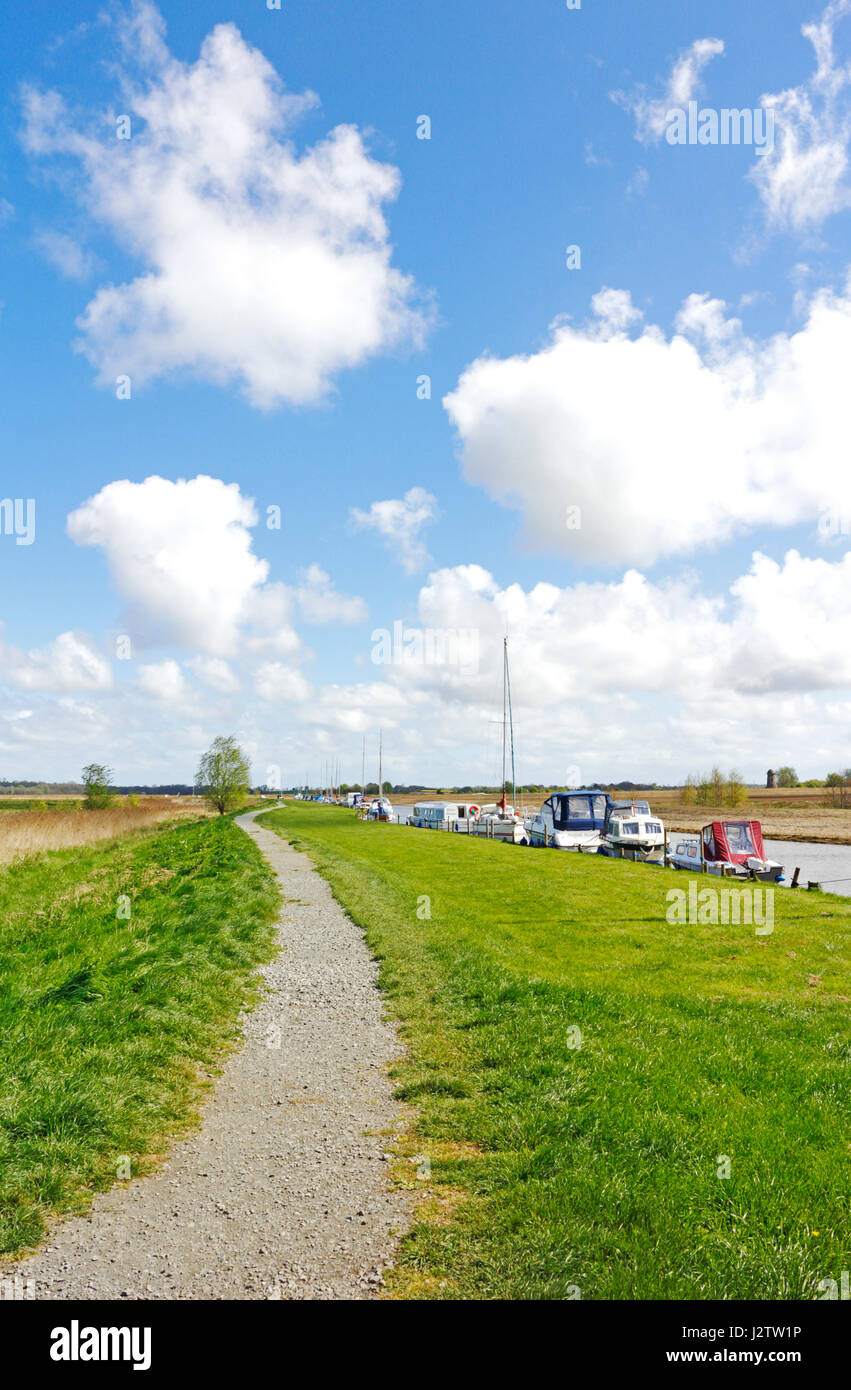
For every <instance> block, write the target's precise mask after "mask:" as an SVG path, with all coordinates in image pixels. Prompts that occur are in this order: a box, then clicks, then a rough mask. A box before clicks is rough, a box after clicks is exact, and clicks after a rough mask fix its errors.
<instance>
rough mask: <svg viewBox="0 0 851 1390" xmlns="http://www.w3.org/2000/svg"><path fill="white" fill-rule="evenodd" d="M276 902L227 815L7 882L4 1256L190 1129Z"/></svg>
mask: <svg viewBox="0 0 851 1390" xmlns="http://www.w3.org/2000/svg"><path fill="white" fill-rule="evenodd" d="M89 814H91V815H95V814H97V813H95V812H91V813H89ZM127 900H129V909H130V916H129V919H128V918H127V917H126V915H124V914H126V912H127ZM277 900H278V894H277V889H276V886H275V883H274V879H273V876H272V874H271V872H270V871H269V869H268V868H267V866H266V864H265V862H264V860H263V859H262V858H261V856H260V853H259V851H258V850H257V848H256V846H255V845H254V843H253V841H252V840H251V839H249V837H248V836H247V835H245V834H244V832H243V831H242V830H240V829H239V828H238V827H237V826H235V825H234V824H233V822H232V820H231V819H230V818H224V819H219V818H216V819H215V820H203V821H202V820H195V821H194V822H193V823H183V824H179V825H176V826H170V827H169V828H166V829H159V830H153V831H150V832H148V833H143V834H141V835H140V834H136V835H134V836H132V837H128V838H126V839H123V840H117V841H114V842H112V843H109V844H100V845H98V846H96V847H94V848H89V849H86V850H79V849H77V850H64V851H60V852H57V853H53V854H48V855H44V856H42V857H40V858H29V859H26V860H23V861H21V862H18V863H15V864H13V865H10V866H7V867H4V868H3V869H0V1037H2V1039H3V1046H2V1050H0V1252H3V1253H7V1254H8V1253H9V1252H14V1251H17V1250H20V1249H21V1248H22V1247H25V1246H27V1245H30V1244H33V1243H35V1242H36V1241H38V1239H39V1238H40V1237H41V1235H42V1234H43V1231H44V1221H45V1217H47V1216H49V1215H50V1214H51V1213H54V1212H67V1211H72V1210H73V1211H78V1210H81V1209H83V1208H84V1207H85V1206H86V1205H87V1203H88V1201H89V1199H90V1196H91V1193H92V1191H93V1190H95V1189H97V1188H104V1187H108V1186H109V1185H110V1184H111V1183H112V1182H114V1181H115V1180H116V1174H117V1172H118V1167H119V1163H120V1160H121V1158H122V1156H126V1157H129V1158H130V1159H131V1161H132V1175H133V1176H136V1175H137V1173H139V1172H142V1171H145V1169H146V1167H148V1166H150V1163H151V1162H152V1161H153V1160H154V1158H155V1157H156V1155H157V1154H158V1153H159V1152H160V1150H161V1149H163V1148H164V1147H166V1146H167V1143H168V1140H169V1139H170V1138H171V1137H172V1136H174V1135H175V1134H177V1133H179V1132H181V1130H183V1129H184V1128H185V1127H186V1126H187V1125H189V1124H191V1123H192V1122H193V1120H194V1118H195V1114H196V1111H197V1103H198V1100H199V1098H200V1095H201V1091H202V1088H203V1085H204V1070H205V1069H210V1068H214V1067H215V1065H216V1061H217V1058H218V1057H219V1056H220V1055H221V1051H222V1048H223V1046H224V1045H225V1044H227V1043H228V1042H229V1041H230V1040H232V1039H233V1037H234V1036H235V1031H236V1027H235V1025H236V1022H237V1017H238V1013H239V1010H240V1008H241V1006H242V1005H243V1004H244V1003H245V1002H246V1001H248V1000H249V999H250V998H251V997H252V993H253V991H254V989H255V988H256V984H255V981H254V980H253V979H252V977H251V972H252V971H253V969H254V968H255V967H256V966H257V964H258V963H260V962H261V961H265V960H268V959H269V958H270V957H271V955H272V953H273V949H274V947H273V928H272V925H271V924H272V922H273V920H274V916H275V909H276V904H277Z"/></svg>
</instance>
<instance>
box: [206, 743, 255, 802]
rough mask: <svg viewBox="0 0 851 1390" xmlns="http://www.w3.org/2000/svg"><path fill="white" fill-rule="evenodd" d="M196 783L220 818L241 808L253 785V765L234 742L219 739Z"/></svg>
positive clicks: (208, 750)
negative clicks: (227, 812)
mask: <svg viewBox="0 0 851 1390" xmlns="http://www.w3.org/2000/svg"><path fill="white" fill-rule="evenodd" d="M195 781H196V782H197V783H198V786H199V787H200V789H201V791H202V792H203V794H204V796H205V797H206V799H207V803H208V805H210V806H213V807H215V809H216V810H217V811H218V813H219V815H220V816H223V815H224V814H225V812H226V811H234V810H236V808H237V807H238V806H241V805H242V803H243V801H244V800H245V797H246V795H247V794H248V789H249V787H250V785H251V764H250V763H249V761H248V758H247V757H246V756H245V754H244V753H243V751H242V749H241V748H240V746H239V744H238V743H237V741H236V739H235V738H216V739H214V740H213V742H212V743H211V744H210V747H209V748H208V749H207V751H206V753H205V754H204V756H203V758H202V759H201V761H200V763H199V764H198V771H197V773H196V774H195Z"/></svg>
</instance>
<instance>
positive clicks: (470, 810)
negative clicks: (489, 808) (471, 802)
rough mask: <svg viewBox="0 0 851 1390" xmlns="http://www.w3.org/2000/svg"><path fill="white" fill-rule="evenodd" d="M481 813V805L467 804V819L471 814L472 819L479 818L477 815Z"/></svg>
mask: <svg viewBox="0 0 851 1390" xmlns="http://www.w3.org/2000/svg"><path fill="white" fill-rule="evenodd" d="M481 814H482V808H481V806H468V807H467V819H468V820H469V819H470V817H471V816H472V817H473V820H478V819H479V816H480V815H481Z"/></svg>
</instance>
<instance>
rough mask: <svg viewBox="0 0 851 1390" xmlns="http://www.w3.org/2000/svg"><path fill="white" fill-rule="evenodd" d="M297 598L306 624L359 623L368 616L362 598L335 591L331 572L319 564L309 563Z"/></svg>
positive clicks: (364, 620)
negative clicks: (328, 573) (327, 571)
mask: <svg viewBox="0 0 851 1390" xmlns="http://www.w3.org/2000/svg"><path fill="white" fill-rule="evenodd" d="M297 597H298V603H299V608H300V609H301V615H302V617H303V618H304V620H305V622H308V623H316V624H320V623H362V622H366V619H367V617H368V616H369V614H368V609H367V606H366V604H365V603H364V601H363V599H362V598H358V597H357V596H356V595H351V596H347V595H346V594H338V593H337V590H336V589H335V588H334V585H333V584H332V583H331V578H330V575H327V574H326V573H325V571H324V570H323V569H321V568H320V566H319V565H308V567H307V569H306V570H305V571H304V574H303V575H302V582H301V584H299V586H298V590H297Z"/></svg>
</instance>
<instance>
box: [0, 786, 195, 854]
mask: <svg viewBox="0 0 851 1390" xmlns="http://www.w3.org/2000/svg"><path fill="white" fill-rule="evenodd" d="M204 814H206V808H205V807H204V806H203V805H202V804H201V803H197V802H193V803H191V804H189V803H187V802H183V803H181V802H179V801H176V800H171V799H170V798H169V797H164V796H151V797H147V798H146V799H145V800H144V801H143V802H142V803H141V805H139V806H110V807H109V808H108V809H107V810H105V811H78V810H73V811H63V810H60V809H57V810H53V811H3V812H2V813H0V863H8V862H9V861H10V860H12V859H19V858H21V857H22V856H23V855H27V854H44V853H45V851H46V850H51V849H72V848H73V847H74V846H75V845H92V844H94V843H95V841H97V840H112V839H115V838H116V837H117V836H118V835H126V834H128V833H129V832H130V831H131V830H142V829H144V828H145V827H146V826H150V825H156V824H157V822H158V821H165V820H173V819H175V818H177V817H180V818H183V817H189V816H192V817H196V816H202V815H204Z"/></svg>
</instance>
